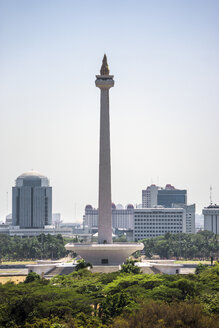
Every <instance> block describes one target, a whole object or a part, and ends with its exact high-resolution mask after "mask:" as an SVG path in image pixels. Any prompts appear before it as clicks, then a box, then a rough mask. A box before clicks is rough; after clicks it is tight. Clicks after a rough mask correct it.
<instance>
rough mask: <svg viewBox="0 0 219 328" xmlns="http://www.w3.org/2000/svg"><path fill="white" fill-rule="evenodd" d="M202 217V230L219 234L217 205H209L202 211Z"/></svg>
mask: <svg viewBox="0 0 219 328" xmlns="http://www.w3.org/2000/svg"><path fill="white" fill-rule="evenodd" d="M202 213H203V215H204V230H208V231H211V232H214V233H216V234H218V233H219V205H216V204H215V205H209V206H208V207H205V208H204V209H203V210H202Z"/></svg>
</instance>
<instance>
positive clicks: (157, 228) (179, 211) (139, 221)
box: [134, 208, 186, 241]
mask: <svg viewBox="0 0 219 328" xmlns="http://www.w3.org/2000/svg"><path fill="white" fill-rule="evenodd" d="M167 232H170V233H179V232H186V211H185V210H184V209H183V208H144V209H135V210H134V240H135V241H138V240H142V239H145V238H152V237H157V236H162V235H164V234H165V233H167Z"/></svg>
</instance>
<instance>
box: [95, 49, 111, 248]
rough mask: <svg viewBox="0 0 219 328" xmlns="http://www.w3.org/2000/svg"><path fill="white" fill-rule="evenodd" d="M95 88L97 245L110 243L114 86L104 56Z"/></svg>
mask: <svg viewBox="0 0 219 328" xmlns="http://www.w3.org/2000/svg"><path fill="white" fill-rule="evenodd" d="M96 78H97V79H96V81H95V84H96V86H97V87H98V88H99V89H100V149H99V221H98V242H99V244H111V243H112V201H111V163H110V114H109V89H110V88H112V87H113V86H114V80H113V75H109V67H108V64H107V57H106V55H104V57H103V62H102V66H101V69H100V75H96Z"/></svg>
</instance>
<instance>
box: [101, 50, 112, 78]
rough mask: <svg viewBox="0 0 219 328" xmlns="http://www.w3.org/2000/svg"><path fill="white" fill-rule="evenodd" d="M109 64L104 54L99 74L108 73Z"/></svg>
mask: <svg viewBox="0 0 219 328" xmlns="http://www.w3.org/2000/svg"><path fill="white" fill-rule="evenodd" d="M109 72H110V71H109V66H108V63H107V57H106V54H104V56H103V61H102V66H101V69H100V74H101V75H109Z"/></svg>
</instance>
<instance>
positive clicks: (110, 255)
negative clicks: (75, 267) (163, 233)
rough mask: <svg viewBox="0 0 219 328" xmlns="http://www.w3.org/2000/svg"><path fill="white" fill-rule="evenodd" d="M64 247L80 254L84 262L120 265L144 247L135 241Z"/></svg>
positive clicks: (68, 245)
mask: <svg viewBox="0 0 219 328" xmlns="http://www.w3.org/2000/svg"><path fill="white" fill-rule="evenodd" d="M65 248H66V249H67V250H68V251H72V252H75V253H77V254H78V255H80V256H81V257H82V258H83V259H84V260H85V261H86V262H90V263H91V264H92V265H97V266H99V265H106V266H107V265H109V266H116V265H121V264H122V263H124V262H125V260H126V259H127V258H128V257H129V256H130V255H132V254H133V253H135V252H136V251H141V250H142V249H143V248H144V245H143V244H137V243H133V244H132V243H114V244H95V243H93V244H71V243H69V244H67V245H65Z"/></svg>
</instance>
